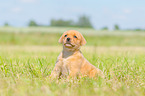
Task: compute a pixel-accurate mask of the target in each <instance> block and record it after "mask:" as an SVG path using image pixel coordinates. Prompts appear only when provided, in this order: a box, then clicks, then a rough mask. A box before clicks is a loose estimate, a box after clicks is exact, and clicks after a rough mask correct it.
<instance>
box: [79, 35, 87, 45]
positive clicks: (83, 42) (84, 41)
mask: <svg viewBox="0 0 145 96" xmlns="http://www.w3.org/2000/svg"><path fill="white" fill-rule="evenodd" d="M80 35H81V46H83V45H85V44H86V43H87V42H86V40H85V38H84V37H83V35H82V34H80Z"/></svg>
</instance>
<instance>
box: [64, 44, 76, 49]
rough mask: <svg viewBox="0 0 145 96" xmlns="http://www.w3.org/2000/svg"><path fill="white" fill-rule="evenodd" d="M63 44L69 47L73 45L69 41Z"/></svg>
mask: <svg viewBox="0 0 145 96" xmlns="http://www.w3.org/2000/svg"><path fill="white" fill-rule="evenodd" d="M64 46H65V47H69V48H70V47H74V46H75V45H73V44H71V43H65V44H64Z"/></svg>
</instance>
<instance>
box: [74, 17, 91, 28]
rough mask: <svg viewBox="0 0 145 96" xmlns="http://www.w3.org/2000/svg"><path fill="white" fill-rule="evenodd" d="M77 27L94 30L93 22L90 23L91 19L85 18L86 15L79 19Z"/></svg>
mask: <svg viewBox="0 0 145 96" xmlns="http://www.w3.org/2000/svg"><path fill="white" fill-rule="evenodd" d="M76 25H77V26H78V27H86V28H93V26H92V24H91V21H90V18H89V17H88V16H85V15H82V16H80V17H79V19H78V22H77V24H76Z"/></svg>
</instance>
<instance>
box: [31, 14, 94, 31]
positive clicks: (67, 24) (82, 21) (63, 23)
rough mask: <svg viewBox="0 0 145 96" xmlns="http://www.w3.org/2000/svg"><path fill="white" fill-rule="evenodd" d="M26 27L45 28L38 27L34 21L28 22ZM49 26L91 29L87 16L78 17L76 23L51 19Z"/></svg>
mask: <svg viewBox="0 0 145 96" xmlns="http://www.w3.org/2000/svg"><path fill="white" fill-rule="evenodd" d="M28 26H30V27H31V26H46V25H39V24H37V23H36V22H35V21H34V20H30V22H29V23H28ZM49 26H58V27H83V28H93V26H92V23H91V21H90V18H89V17H88V16H85V15H83V16H80V17H79V18H78V21H77V22H74V21H73V20H63V19H58V20H56V19H51V21H50V25H49Z"/></svg>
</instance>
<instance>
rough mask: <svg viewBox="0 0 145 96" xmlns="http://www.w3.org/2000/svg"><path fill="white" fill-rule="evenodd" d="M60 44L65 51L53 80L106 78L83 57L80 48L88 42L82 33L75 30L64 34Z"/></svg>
mask: <svg viewBox="0 0 145 96" xmlns="http://www.w3.org/2000/svg"><path fill="white" fill-rule="evenodd" d="M59 43H61V44H63V51H62V52H61V53H60V55H59V56H58V58H57V61H56V64H55V67H54V69H53V71H52V73H51V75H50V77H51V78H61V77H67V78H77V77H78V76H79V77H80V76H81V77H84V76H88V77H90V78H96V77H97V76H101V77H104V75H103V72H102V71H101V70H100V69H98V68H96V67H95V66H93V65H92V64H90V63H89V62H88V61H87V60H86V59H85V58H84V56H83V55H82V53H81V51H80V46H82V45H85V44H86V40H85V39H84V37H83V36H82V34H81V33H79V32H77V31H75V30H69V31H67V32H64V33H63V35H62V36H61V37H60V39H59Z"/></svg>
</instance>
